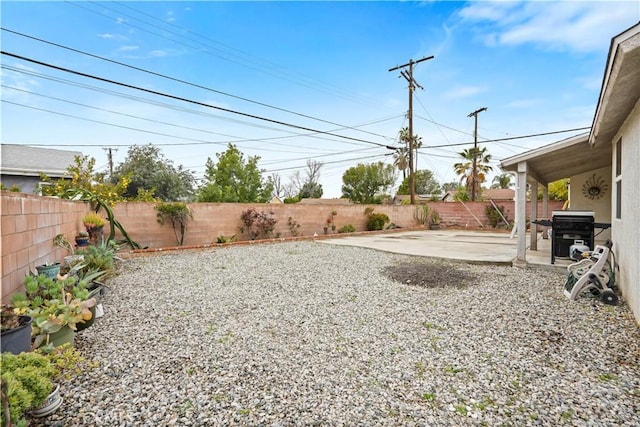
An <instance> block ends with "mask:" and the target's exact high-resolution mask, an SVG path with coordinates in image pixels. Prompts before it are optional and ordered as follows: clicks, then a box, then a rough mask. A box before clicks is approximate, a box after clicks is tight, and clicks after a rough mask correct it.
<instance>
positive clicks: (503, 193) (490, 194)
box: [482, 188, 516, 200]
mask: <svg viewBox="0 0 640 427" xmlns="http://www.w3.org/2000/svg"><path fill="white" fill-rule="evenodd" d="M515 197H516V192H515V190H513V189H511V188H487V189H484V190H482V198H483V199H487V200H488V199H491V200H513V199H514V198H515Z"/></svg>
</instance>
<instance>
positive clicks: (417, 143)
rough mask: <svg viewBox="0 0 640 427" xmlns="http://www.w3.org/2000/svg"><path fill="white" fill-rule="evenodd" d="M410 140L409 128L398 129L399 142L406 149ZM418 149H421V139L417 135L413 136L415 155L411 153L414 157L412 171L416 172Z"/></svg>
mask: <svg viewBox="0 0 640 427" xmlns="http://www.w3.org/2000/svg"><path fill="white" fill-rule="evenodd" d="M410 138H411V137H410V135H409V128H407V127H404V128H402V129H400V141H402V142H404V143H405V145H406V146H407V147H409V140H410ZM420 147H422V137H420V136H418V135H413V150H414V151H415V153H413V156H414V165H413V170H418V148H420ZM407 154H408V153H407Z"/></svg>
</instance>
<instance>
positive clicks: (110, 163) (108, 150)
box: [103, 147, 118, 176]
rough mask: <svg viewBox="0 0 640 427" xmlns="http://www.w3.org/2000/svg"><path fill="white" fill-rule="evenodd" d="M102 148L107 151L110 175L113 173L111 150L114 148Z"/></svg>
mask: <svg viewBox="0 0 640 427" xmlns="http://www.w3.org/2000/svg"><path fill="white" fill-rule="evenodd" d="M103 150H104V151H106V152H107V157H108V159H109V176H111V175H113V153H112V150H114V149H113V148H111V147H109V148H103ZM115 151H118V149H117V148H116V149H115Z"/></svg>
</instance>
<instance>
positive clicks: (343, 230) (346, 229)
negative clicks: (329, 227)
mask: <svg viewBox="0 0 640 427" xmlns="http://www.w3.org/2000/svg"><path fill="white" fill-rule="evenodd" d="M355 231H356V228H355V227H354V226H353V225H351V224H345V225H343V226H342V227H340V229H339V230H338V233H353V232H355Z"/></svg>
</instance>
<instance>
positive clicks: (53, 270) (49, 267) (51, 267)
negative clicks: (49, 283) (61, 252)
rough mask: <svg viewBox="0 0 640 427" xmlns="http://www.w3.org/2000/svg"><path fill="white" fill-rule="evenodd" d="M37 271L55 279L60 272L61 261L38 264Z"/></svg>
mask: <svg viewBox="0 0 640 427" xmlns="http://www.w3.org/2000/svg"><path fill="white" fill-rule="evenodd" d="M36 272H37V273H38V275H42V276H46V277H49V278H51V279H55V278H56V277H57V276H58V274H60V263H59V262H54V263H50V262H45V263H44V264H42V265H37V266H36Z"/></svg>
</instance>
